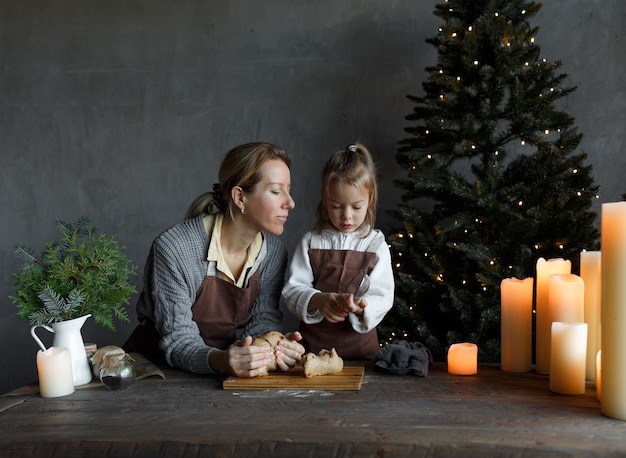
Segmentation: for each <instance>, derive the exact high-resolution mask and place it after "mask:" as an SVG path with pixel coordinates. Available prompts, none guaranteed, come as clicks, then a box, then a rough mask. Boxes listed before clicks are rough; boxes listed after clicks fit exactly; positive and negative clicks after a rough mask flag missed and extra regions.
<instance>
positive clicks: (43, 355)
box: [37, 347, 74, 398]
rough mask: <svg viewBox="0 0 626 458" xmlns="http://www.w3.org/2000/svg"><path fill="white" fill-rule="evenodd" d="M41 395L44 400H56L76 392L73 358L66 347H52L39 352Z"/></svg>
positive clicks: (38, 370)
mask: <svg viewBox="0 0 626 458" xmlns="http://www.w3.org/2000/svg"><path fill="white" fill-rule="evenodd" d="M37 372H38V373H39V394H41V397H44V398H56V397H58V396H65V395H68V394H71V393H73V392H74V379H73V377H72V357H71V355H70V351H69V350H68V349H67V348H65V347H50V348H48V349H47V350H45V351H43V350H39V351H37Z"/></svg>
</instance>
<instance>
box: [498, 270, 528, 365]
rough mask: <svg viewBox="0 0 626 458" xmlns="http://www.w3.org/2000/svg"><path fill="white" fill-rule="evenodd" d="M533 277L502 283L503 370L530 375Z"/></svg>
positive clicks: (501, 337)
mask: <svg viewBox="0 0 626 458" xmlns="http://www.w3.org/2000/svg"><path fill="white" fill-rule="evenodd" d="M533 283H534V280H533V278H532V277H530V278H525V279H523V280H519V279H517V278H505V279H504V280H502V282H501V283H500V301H501V304H500V307H501V310H500V353H501V363H500V367H501V369H502V370H503V371H507V372H528V371H530V369H531V366H532V318H533Z"/></svg>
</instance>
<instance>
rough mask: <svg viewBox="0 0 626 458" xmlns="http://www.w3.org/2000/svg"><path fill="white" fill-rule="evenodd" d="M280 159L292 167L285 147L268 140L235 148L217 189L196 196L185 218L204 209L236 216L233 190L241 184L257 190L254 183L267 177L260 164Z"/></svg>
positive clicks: (250, 190) (216, 184)
mask: <svg viewBox="0 0 626 458" xmlns="http://www.w3.org/2000/svg"><path fill="white" fill-rule="evenodd" d="M272 159H278V160H281V161H283V162H284V163H285V165H287V167H288V168H291V158H290V157H289V154H287V152H285V151H284V150H283V149H282V148H280V147H278V146H276V145H273V144H271V143H265V142H252V143H245V144H243V145H239V146H236V147H234V148H233V149H231V150H230V151H229V152H228V153H226V156H224V159H223V160H222V164H221V166H220V171H219V175H218V179H219V183H215V184H214V185H213V191H209V192H205V193H204V194H201V195H199V196H198V197H196V198H195V199H194V201H193V202H192V203H191V205H190V206H189V209H188V210H187V214H186V215H185V219H189V218H194V217H196V216H198V215H201V214H203V213H206V214H214V213H220V212H221V213H224V214H225V213H226V212H227V211H228V214H229V215H230V216H231V218H232V216H233V209H232V201H231V197H230V192H231V190H232V189H233V188H234V187H236V186H239V187H240V188H241V189H243V190H244V191H245V192H253V191H254V187H255V186H256V185H257V184H258V183H259V182H260V181H261V179H262V178H263V177H262V176H261V172H260V168H261V167H262V166H263V164H265V162H267V161H269V160H272Z"/></svg>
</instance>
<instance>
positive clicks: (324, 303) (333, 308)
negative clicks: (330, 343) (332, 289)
mask: <svg viewBox="0 0 626 458" xmlns="http://www.w3.org/2000/svg"><path fill="white" fill-rule="evenodd" d="M345 296H347V295H345V294H338V293H316V294H314V295H313V297H312V298H311V301H310V302H309V307H308V308H309V311H313V310H319V311H320V313H321V314H322V316H323V317H324V319H325V320H328V321H329V322H331V323H339V322H341V321H344V320H345V319H346V316H348V311H349V310H346V305H345Z"/></svg>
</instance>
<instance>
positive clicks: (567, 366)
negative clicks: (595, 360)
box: [550, 321, 587, 394]
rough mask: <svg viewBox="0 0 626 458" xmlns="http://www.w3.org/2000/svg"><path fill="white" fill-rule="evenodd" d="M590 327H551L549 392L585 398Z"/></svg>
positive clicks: (565, 325)
mask: <svg viewBox="0 0 626 458" xmlns="http://www.w3.org/2000/svg"><path fill="white" fill-rule="evenodd" d="M586 364H587V323H562V322H560V321H555V322H554V323H552V344H551V346H550V391H554V392H555V393H561V394H585V366H586Z"/></svg>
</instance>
